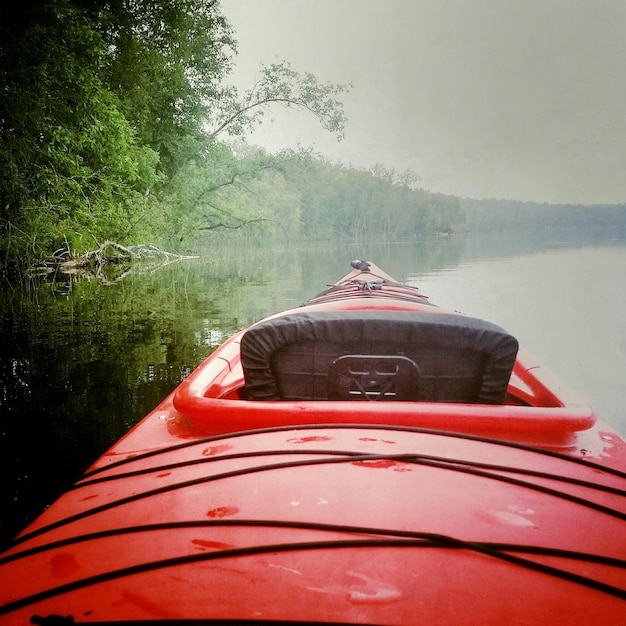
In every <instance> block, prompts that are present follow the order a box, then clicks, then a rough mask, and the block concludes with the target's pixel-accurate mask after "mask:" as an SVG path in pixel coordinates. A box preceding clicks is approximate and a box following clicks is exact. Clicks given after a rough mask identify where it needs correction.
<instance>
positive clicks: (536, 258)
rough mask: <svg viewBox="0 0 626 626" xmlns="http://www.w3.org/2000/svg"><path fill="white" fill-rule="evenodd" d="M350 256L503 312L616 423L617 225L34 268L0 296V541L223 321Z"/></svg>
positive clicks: (271, 307) (625, 263) (295, 293)
mask: <svg viewBox="0 0 626 626" xmlns="http://www.w3.org/2000/svg"><path fill="white" fill-rule="evenodd" d="M223 256H224V257H226V255H223ZM353 258H367V259H370V260H372V261H374V262H375V263H377V264H378V265H379V266H380V267H382V268H383V269H384V270H385V271H387V272H388V273H389V274H391V275H392V276H394V277H396V278H397V279H398V280H401V281H407V282H409V283H411V284H415V285H417V286H419V287H420V288H421V290H422V292H423V293H425V294H426V295H428V296H430V297H431V300H432V301H433V302H434V303H436V304H439V305H441V306H444V307H446V308H450V309H453V310H461V311H463V312H464V313H467V314H468V315H473V316H476V317H481V318H483V319H487V320H490V321H492V322H495V323H497V324H500V325H501V326H503V327H505V328H506V329H507V330H509V331H510V332H511V333H513V334H514V335H516V336H517V337H518V339H519V340H520V342H521V343H522V345H524V347H526V348H527V349H528V350H529V351H531V352H532V353H533V354H535V355H536V356H537V357H539V358H540V359H541V360H543V361H544V362H545V363H546V364H547V365H549V366H550V367H552V368H553V369H554V370H556V371H557V372H558V373H559V374H560V375H561V376H562V377H563V378H564V379H565V380H566V381H567V382H568V383H570V384H571V385H572V386H574V387H575V388H577V389H578V390H579V391H581V392H582V393H583V394H584V395H585V396H587V398H588V399H589V400H591V401H592V403H593V404H594V406H595V407H596V409H597V411H598V413H599V415H600V417H601V418H602V419H604V420H605V421H607V422H608V423H609V424H611V425H612V426H613V427H614V428H616V429H617V430H619V431H620V432H622V433H626V410H624V408H623V403H622V398H621V391H622V388H623V386H624V379H625V376H626V322H624V316H623V311H624V310H626V292H625V291H624V290H623V285H624V283H625V282H626V281H625V280H624V278H625V273H626V243H625V242H623V241H614V242H612V241H602V242H599V241H584V240H579V241H576V242H574V241H569V242H563V241H558V240H554V239H549V238H547V239H545V240H544V241H542V242H538V241H537V240H532V241H524V240H520V239H510V240H508V241H505V240H503V239H502V238H499V239H497V240H495V239H494V240H491V241H475V240H471V239H467V240H466V239H455V238H442V239H439V240H437V241H433V242H420V243H411V244H407V243H402V244H401V243H386V244H376V245H374V244H353V245H345V244H344V245H341V246H340V245H338V244H331V243H329V244H316V245H312V246H309V247H299V248H290V247H284V248H276V247H274V248H271V249H267V248H260V247H259V248H247V247H244V248H241V249H239V250H236V249H235V248H234V247H231V248H230V250H229V251H228V257H227V259H226V258H224V259H223V260H221V261H220V260H216V259H215V255H214V253H213V254H206V255H201V257H200V258H199V259H196V260H188V261H184V262H181V263H178V264H174V265H170V266H168V267H166V268H163V269H161V270H159V271H157V272H153V273H148V274H143V275H141V274H136V275H130V276H128V277H126V278H124V279H123V280H121V281H119V282H114V283H112V284H108V285H105V284H103V283H102V282H101V281H97V280H86V279H69V278H64V279H62V280H56V281H55V280H50V279H49V278H45V279H44V278H38V279H33V280H32V281H31V282H29V283H28V284H25V285H23V286H21V287H19V288H18V287H13V288H9V287H8V286H5V288H4V290H3V292H2V294H1V298H0V381H1V387H0V420H1V421H0V424H1V425H2V428H1V431H0V454H1V455H2V458H3V459H4V460H5V463H4V464H5V467H7V468H8V471H7V470H5V475H4V476H3V480H2V483H1V484H2V487H1V492H0V511H1V512H0V544H1V545H4V544H5V543H6V542H7V541H8V540H9V539H10V538H12V537H13V536H14V535H15V534H16V533H17V532H18V531H19V530H20V529H21V528H22V527H23V526H24V525H25V524H26V523H27V522H28V521H30V520H31V519H33V517H35V516H36V515H37V514H39V513H40V512H41V511H42V510H43V508H44V507H45V506H46V505H47V504H48V503H50V502H51V501H52V500H53V499H55V498H56V497H57V496H58V495H59V494H60V493H61V492H62V490H63V489H64V488H65V487H67V486H68V485H70V484H71V483H72V482H74V481H75V480H76V479H77V478H78V477H79V476H80V474H81V473H82V472H83V471H84V470H85V469H86V468H87V467H88V466H89V465H90V463H91V462H92V461H93V460H94V459H95V458H96V457H97V456H99V455H100V454H101V453H102V452H104V450H106V448H108V447H109V446H110V445H111V444H112V443H113V442H114V441H116V440H117V439H118V438H119V437H120V436H121V435H122V434H124V433H125V432H126V431H127V430H128V429H129V428H130V427H131V426H132V425H133V424H134V423H136V422H137V421H138V420H139V419H140V418H141V417H143V415H145V414H146V413H147V412H148V411H149V410H150V409H151V408H152V407H153V406H155V405H156V404H157V402H159V401H160V400H161V399H162V398H163V397H164V396H165V395H166V394H167V393H168V392H169V391H171V390H172V389H173V388H174V387H175V386H176V385H177V384H178V382H179V381H180V380H181V379H182V378H183V377H184V376H186V375H187V374H188V373H189V372H190V371H191V370H192V369H193V368H194V367H196V365H198V363H200V361H201V360H202V359H203V358H204V357H205V356H206V355H207V354H208V353H209V352H210V351H211V350H212V349H213V348H214V347H216V346H217V345H219V343H220V342H221V341H222V340H223V339H224V337H226V336H228V335H229V334H231V333H233V332H235V331H236V330H238V329H240V328H243V327H244V326H246V325H248V324H249V323H251V322H252V321H255V320H257V319H259V318H261V317H263V316H265V315H268V314H271V313H274V312H277V311H280V310H283V309H286V308H290V307H293V306H297V305H299V304H300V303H302V302H303V301H305V300H306V299H307V298H309V297H311V296H312V295H315V294H316V293H318V292H320V291H322V290H323V289H324V288H325V286H326V284H327V283H328V282H332V281H334V280H335V279H336V278H339V277H340V276H342V275H343V274H345V273H346V272H347V271H348V270H349V262H350V260H351V259H353Z"/></svg>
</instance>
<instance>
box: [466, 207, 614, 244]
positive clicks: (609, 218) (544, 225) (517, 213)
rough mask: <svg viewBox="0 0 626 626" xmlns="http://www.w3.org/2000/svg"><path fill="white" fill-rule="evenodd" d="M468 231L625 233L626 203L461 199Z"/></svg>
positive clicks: (610, 234)
mask: <svg viewBox="0 0 626 626" xmlns="http://www.w3.org/2000/svg"><path fill="white" fill-rule="evenodd" d="M460 206H461V207H462V209H463V212H464V214H465V218H466V225H467V229H468V231H469V232H473V233H505V232H506V233H516V232H519V233H533V232H537V233H545V232H565V231H567V232H571V233H574V232H579V233H586V234H589V235H593V236H596V237H605V238H611V237H616V238H622V237H624V236H626V204H593V205H582V204H540V203H535V202H516V201H513V200H495V199H489V200H473V199H468V198H463V199H461V200H460Z"/></svg>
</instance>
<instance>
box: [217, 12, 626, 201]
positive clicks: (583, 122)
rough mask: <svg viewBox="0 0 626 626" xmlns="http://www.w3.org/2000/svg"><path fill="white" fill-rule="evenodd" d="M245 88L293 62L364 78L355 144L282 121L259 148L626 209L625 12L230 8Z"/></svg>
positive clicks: (269, 128)
mask: <svg viewBox="0 0 626 626" xmlns="http://www.w3.org/2000/svg"><path fill="white" fill-rule="evenodd" d="M222 6H223V10H224V13H225V15H226V16H227V17H228V18H229V19H230V21H231V23H232V24H233V26H234V28H235V31H236V38H237V40H238V42H239V55H238V60H237V68H236V70H235V73H234V75H233V80H234V81H235V83H236V84H237V86H238V87H240V88H242V89H245V88H247V87H249V86H251V85H252V83H253V82H254V78H255V70H256V69H257V68H258V66H259V63H261V62H265V63H270V62H274V61H277V60H278V61H280V60H287V61H289V62H290V63H291V65H292V66H293V68H294V69H296V70H301V71H310V72H313V73H314V74H315V75H316V76H317V77H318V79H320V80H321V81H324V82H326V81H330V82H335V83H347V82H351V83H352V84H353V85H354V88H353V90H352V91H351V93H350V94H348V95H346V96H345V97H344V98H343V100H344V102H345V110H346V114H347V116H348V120H349V121H348V125H347V127H346V138H345V140H344V141H343V142H342V143H337V142H336V140H335V139H334V138H333V137H332V136H330V135H329V134H328V133H327V132H326V131H324V130H322V129H321V128H320V127H319V126H318V125H317V124H316V122H315V121H314V120H313V119H312V118H311V117H310V116H308V115H307V114H306V113H303V112H293V111H290V112H285V111H282V110H280V109H273V110H272V112H271V114H269V113H268V114H267V115H266V121H265V123H264V125H263V128H262V129H261V130H260V131H259V132H257V133H255V134H254V135H253V136H252V137H251V138H250V140H251V141H253V142H255V143H258V144H260V145H264V146H266V147H267V148H268V149H270V150H275V149H278V148H280V147H283V146H294V145H297V144H301V145H305V146H309V145H313V146H314V147H315V148H316V149H317V150H318V151H319V152H321V153H323V154H325V155H326V156H328V157H329V158H331V159H334V160H340V161H342V162H344V163H348V164H352V165H354V166H357V167H369V166H372V165H375V164H377V163H380V164H382V165H383V166H385V167H389V168H394V169H396V170H398V171H404V170H406V169H410V170H412V171H413V172H415V173H416V174H417V175H418V176H419V177H420V178H421V182H420V184H421V186H423V187H424V188H426V189H429V190H431V191H438V192H442V193H451V194H455V195H460V196H468V197H474V198H490V197H494V198H511V199H516V200H532V201H537V202H573V203H601V202H626V36H625V35H624V33H625V32H626V1H624V0H222Z"/></svg>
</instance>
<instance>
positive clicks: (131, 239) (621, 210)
mask: <svg viewBox="0 0 626 626" xmlns="http://www.w3.org/2000/svg"><path fill="white" fill-rule="evenodd" d="M235 35H236V34H235V33H234V32H233V30H232V27H231V26H230V24H229V23H228V21H227V19H226V18H225V17H224V15H223V14H222V12H221V8H220V5H219V2H218V1H217V0H157V1H156V2H155V1H149V0H111V1H110V2H105V3H102V2H95V1H94V0H24V1H22V2H19V3H13V4H12V5H11V6H10V7H7V8H6V9H5V11H4V15H3V20H2V21H1V22H0V84H1V87H2V98H1V99H0V266H7V265H9V264H16V263H17V264H20V265H21V266H22V267H23V266H25V265H33V264H36V263H37V262H41V261H43V260H45V259H60V260H63V261H68V260H69V259H70V258H72V257H79V258H80V257H84V256H85V255H87V254H89V252H90V251H93V250H99V249H101V247H102V245H103V244H104V243H105V242H115V243H116V244H118V245H120V246H131V245H137V244H147V243H156V244H158V245H160V246H162V247H164V248H166V249H168V250H172V251H173V252H180V251H185V250H187V249H190V248H193V247H194V245H197V244H198V241H204V242H206V240H207V238H214V239H218V238H222V237H224V234H225V233H242V234H245V235H246V236H248V237H250V236H252V237H256V238H270V237H274V238H277V239H278V238H283V239H285V238H289V239H298V238H304V237H306V238H309V239H318V240H319V239H325V238H328V237H330V236H333V237H346V238H348V237H349V238H362V239H365V238H396V239H397V238H400V239H415V238H422V237H425V236H430V235H442V234H445V235H449V234H454V233H464V232H466V231H467V230H468V229H470V230H476V229H483V230H487V229H489V228H492V227H495V229H496V230H498V229H499V228H505V229H515V228H518V227H519V225H520V219H522V218H521V217H520V216H522V215H530V214H532V215H535V218H536V219H535V218H533V219H534V223H535V224H536V225H538V224H539V225H541V226H540V227H541V228H543V223H544V222H545V220H546V215H548V213H549V214H550V215H551V218H550V219H551V220H552V222H561V221H562V219H563V216H564V215H565V214H564V213H563V211H561V212H560V213H558V212H556V213H555V212H554V211H552V212H546V211H545V210H544V209H542V208H541V207H540V209H539V211H537V212H535V213H534V212H533V211H534V210H535V209H534V208H533V207H530V208H531V211H530V213H528V211H527V209H529V207H528V206H527V205H522V204H521V203H514V204H513V205H511V206H509V207H508V209H509V210H507V211H506V212H504V211H503V210H502V208H501V206H502V205H501V204H500V205H499V206H500V208H497V207H496V206H493V205H492V204H490V201H482V203H481V202H479V201H469V200H467V201H466V200H462V199H459V198H456V197H453V196H449V195H443V194H437V193H431V192H429V191H426V190H424V189H421V188H420V187H419V179H418V177H417V176H416V175H415V174H413V173H411V172H404V173H398V172H395V171H393V170H387V169H385V168H382V167H376V168H373V169H371V170H367V171H366V170H362V169H355V168H352V167H349V166H347V165H342V164H337V163H332V162H329V161H327V160H325V159H324V158H322V157H321V156H319V155H316V154H314V153H313V152H311V151H309V150H306V149H302V150H299V151H291V152H282V153H279V154H268V153H267V152H266V151H264V150H262V149H260V148H258V147H254V146H251V145H248V144H247V143H246V136H247V134H248V133H249V131H250V130H251V129H253V128H255V127H256V126H257V125H258V124H260V123H262V119H263V115H264V113H265V112H266V111H267V110H268V108H271V107H277V106H286V107H290V108H294V109H298V110H301V111H302V112H303V114H304V115H313V116H315V118H316V119H317V120H318V121H319V123H320V125H321V127H322V128H323V129H324V130H325V131H327V132H330V133H333V134H334V135H335V136H336V137H337V139H338V140H341V138H342V136H343V133H344V126H345V122H346V118H345V115H344V111H343V107H342V103H341V95H342V94H343V93H345V92H346V91H347V90H349V89H350V86H349V85H334V84H330V83H324V82H321V81H320V80H319V79H318V78H317V77H315V76H313V75H311V74H308V73H305V72H299V71H296V70H295V69H294V68H292V67H291V66H290V65H289V63H287V62H281V63H275V64H272V65H269V66H262V67H260V68H259V72H258V80H257V82H256V84H254V85H251V86H250V89H249V90H247V91H246V92H245V93H240V92H239V91H237V90H236V89H235V88H234V87H232V86H231V85H230V84H229V83H228V77H229V74H230V72H231V69H232V66H233V62H234V58H235V55H236V52H237V44H236V38H235ZM609 209H610V211H609V213H610V214H611V219H613V220H617V221H618V222H620V223H622V224H623V223H625V222H626V217H625V216H626V210H625V207H623V206H621V207H610V208H609ZM602 211H604V213H602ZM602 211H601V210H598V211H597V212H596V213H594V214H590V213H588V212H587V213H585V212H584V211H582V212H581V211H579V212H578V213H577V214H576V215H577V216H578V217H577V220H578V221H577V224H582V223H583V222H585V220H590V219H591V220H594V219H597V218H598V216H600V214H601V213H602V215H607V214H608V213H607V209H606V208H604V209H602ZM611 211H612V212H611ZM565 212H566V213H567V211H565ZM569 215H572V213H569ZM566 217H567V216H566ZM522 221H523V219H522Z"/></svg>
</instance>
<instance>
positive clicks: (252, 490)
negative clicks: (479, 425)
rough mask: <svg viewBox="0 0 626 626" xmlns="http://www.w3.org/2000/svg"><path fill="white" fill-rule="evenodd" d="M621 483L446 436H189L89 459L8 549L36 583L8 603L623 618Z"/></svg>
mask: <svg viewBox="0 0 626 626" xmlns="http://www.w3.org/2000/svg"><path fill="white" fill-rule="evenodd" d="M444 493H445V494H446V497H445V498H442V497H441V494H444ZM625 494H626V477H625V476H624V475H623V474H622V473H620V472H615V471H611V470H607V469H606V468H602V467H600V466H597V465H594V464H592V463H587V462H580V461H578V460H575V459H571V458H569V457H564V456H562V455H555V454H553V453H548V452H541V451H537V450H531V449H527V448H525V447H524V446H518V445H513V444H508V443H506V442H495V441H488V440H484V439H481V438H472V437H468V436H463V435H454V434H449V433H448V434H446V433H435V432H421V431H418V430H415V429H405V428H393V427H376V428H355V427H349V426H334V427H318V426H310V427H304V428H300V429H293V428H277V429H268V430H266V431H255V432H243V433H237V434H235V435H225V436H218V437H211V438H203V439H197V440H189V441H187V442H185V443H182V444H179V445H176V446H171V447H165V448H162V449H159V450H153V451H150V452H146V453H144V454H137V455H135V456H133V457H132V458H124V459H120V460H119V461H118V462H116V463H111V464H109V465H108V466H103V467H100V468H97V469H94V470H93V471H92V472H89V473H88V474H87V475H86V476H85V477H84V478H83V480H81V481H80V482H79V483H78V484H77V485H76V486H75V488H74V489H72V490H71V491H70V492H68V493H67V494H65V495H64V496H63V497H62V498H61V500H60V501H59V502H58V503H57V504H56V505H55V506H53V507H51V509H49V510H48V511H47V512H46V513H45V514H44V515H43V516H42V518H40V520H39V521H38V522H37V523H35V524H34V525H33V526H31V528H30V529H29V530H28V531H27V533H26V534H24V535H22V537H21V538H20V539H19V540H18V542H17V543H16V545H15V547H14V548H13V549H12V550H10V551H9V552H8V553H6V554H5V555H4V557H3V559H2V563H1V566H2V572H3V576H4V575H6V576H7V577H9V576H10V578H6V579H7V580H12V581H27V584H26V583H25V584H24V587H26V586H27V588H28V595H27V596H26V597H24V596H23V593H24V588H23V587H22V585H19V584H14V585H13V586H12V587H13V588H12V589H6V588H5V589H4V590H3V591H2V601H3V605H4V607H3V608H2V609H0V616H1V615H2V612H4V613H5V614H6V615H11V617H12V619H13V620H15V621H13V622H11V623H28V619H29V618H30V617H31V616H32V615H51V614H57V615H72V616H73V617H74V618H75V619H76V620H77V621H79V619H80V620H84V621H85V623H88V622H89V621H100V622H102V621H106V620H112V619H116V618H117V616H119V611H121V610H123V614H124V619H125V620H129V621H130V620H148V619H166V618H167V619H174V618H178V619H183V618H184V619H187V620H192V619H205V620H211V619H233V620H254V619H257V620H268V621H271V620H286V621H288V622H289V621H292V622H303V621H307V622H309V623H310V622H318V621H319V622H322V621H330V622H335V623H394V624H414V623H415V611H416V610H417V607H419V613H420V619H422V620H423V621H424V622H425V623H432V624H443V623H450V621H455V620H456V621H459V620H460V621H465V622H466V623H476V622H480V623H484V622H482V619H483V618H484V619H485V620H486V621H487V622H488V623H497V622H498V620H499V619H500V618H501V617H502V616H505V615H506V617H507V622H508V623H526V622H535V623H536V621H537V620H538V619H540V618H541V617H542V616H543V617H546V616H552V617H553V621H552V623H558V621H559V620H558V617H557V618H555V617H554V616H555V615H558V613H559V612H562V614H563V616H564V618H565V617H566V618H567V620H570V621H569V623H572V621H573V622H577V621H578V620H582V619H583V618H585V619H586V621H587V623H589V621H591V623H600V620H606V621H604V623H618V622H617V621H616V620H618V619H619V616H620V615H621V616H623V610H624V599H625V598H626V570H625V569H624V566H625V564H626V525H625V524H624V518H625V517H626V501H625V500H624V495H625ZM564 524H565V527H566V529H567V532H564ZM600 528H601V529H602V531H601V532H597V529H600ZM592 529H596V531H593V530H592ZM511 589H515V594H511V592H510V591H511ZM529 597H532V598H533V601H532V602H528V598H529ZM475 616H481V619H480V620H478V619H476V620H475V619H474V617H475ZM1 619H2V618H1V617H0V620H1ZM7 623H8V622H7ZM81 623H82V622H81ZM176 623H178V622H176Z"/></svg>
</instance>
